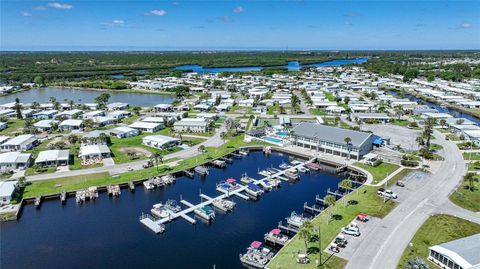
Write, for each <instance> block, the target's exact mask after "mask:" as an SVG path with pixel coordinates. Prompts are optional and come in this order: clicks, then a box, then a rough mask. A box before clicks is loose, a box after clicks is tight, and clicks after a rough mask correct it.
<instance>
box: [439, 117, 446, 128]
mask: <svg viewBox="0 0 480 269" xmlns="http://www.w3.org/2000/svg"><path fill="white" fill-rule="evenodd" d="M446 124H447V121H446V120H445V119H441V120H440V125H442V128H445V125H446Z"/></svg>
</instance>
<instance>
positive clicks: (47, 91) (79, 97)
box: [0, 87, 175, 106]
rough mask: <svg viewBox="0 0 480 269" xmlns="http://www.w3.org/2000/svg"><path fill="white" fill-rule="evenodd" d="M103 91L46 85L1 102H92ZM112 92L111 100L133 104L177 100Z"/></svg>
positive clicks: (8, 97) (162, 95)
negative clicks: (18, 100)
mask: <svg viewBox="0 0 480 269" xmlns="http://www.w3.org/2000/svg"><path fill="white" fill-rule="evenodd" d="M101 93H102V92H101V91H95V90H87V89H79V88H77V89H71V88H62V87H45V88H40V89H31V90H28V91H22V92H18V93H12V94H9V95H6V96H1V97H0V104H4V103H9V102H15V99H16V98H18V99H20V102H22V103H32V102H35V101H36V102H39V103H48V102H50V97H52V96H53V97H55V98H56V99H57V101H58V102H60V103H62V102H65V101H64V100H65V99H67V100H72V101H74V102H75V103H92V102H94V100H95V97H97V96H99V95H100V94H101ZM107 93H108V94H110V99H109V102H110V103H113V102H123V103H128V104H130V105H131V106H155V105H157V104H170V103H172V102H173V101H174V100H175V97H174V96H172V95H167V94H149V93H129V92H118V91H108V92H107Z"/></svg>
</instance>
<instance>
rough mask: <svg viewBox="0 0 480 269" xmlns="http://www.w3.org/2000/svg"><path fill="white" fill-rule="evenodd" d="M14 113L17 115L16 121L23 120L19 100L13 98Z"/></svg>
mask: <svg viewBox="0 0 480 269" xmlns="http://www.w3.org/2000/svg"><path fill="white" fill-rule="evenodd" d="M15 113H16V114H17V119H19V120H21V119H23V115H22V105H21V104H20V99H18V98H15Z"/></svg>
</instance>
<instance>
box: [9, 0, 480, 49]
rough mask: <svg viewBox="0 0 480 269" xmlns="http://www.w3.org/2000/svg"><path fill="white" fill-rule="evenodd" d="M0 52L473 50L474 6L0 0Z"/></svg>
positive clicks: (477, 25) (479, 25)
mask: <svg viewBox="0 0 480 269" xmlns="http://www.w3.org/2000/svg"><path fill="white" fill-rule="evenodd" d="M0 5H1V6H0V15H1V25H0V31H1V32H0V37H1V39H0V45H1V48H0V49H1V50H120V49H131V50H136V49H152V50H163V49H285V48H287V47H288V48H289V49H320V50H349V49H353V50H359V49H369V50H376V49H384V50H388V49H480V1H446V0H441V1H435V0H430V1H379V0H378V1H361V0H355V1H346V0H339V1H307V0H304V1H301V0H297V1H154V0H150V1H142V0H123V1H115V0H103V1H100V0H97V1H88V0H76V1H63V0H62V1H28V0H0Z"/></svg>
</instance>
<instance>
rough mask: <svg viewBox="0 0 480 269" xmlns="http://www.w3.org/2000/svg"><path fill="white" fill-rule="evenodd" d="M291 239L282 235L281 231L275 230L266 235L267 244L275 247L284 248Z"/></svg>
mask: <svg viewBox="0 0 480 269" xmlns="http://www.w3.org/2000/svg"><path fill="white" fill-rule="evenodd" d="M289 239H290V238H289V237H288V236H286V235H283V234H282V231H281V230H280V229H273V230H271V231H270V232H268V233H266V234H265V242H270V243H273V244H274V245H280V246H284V245H285V244H286V243H287V242H288V240H289Z"/></svg>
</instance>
